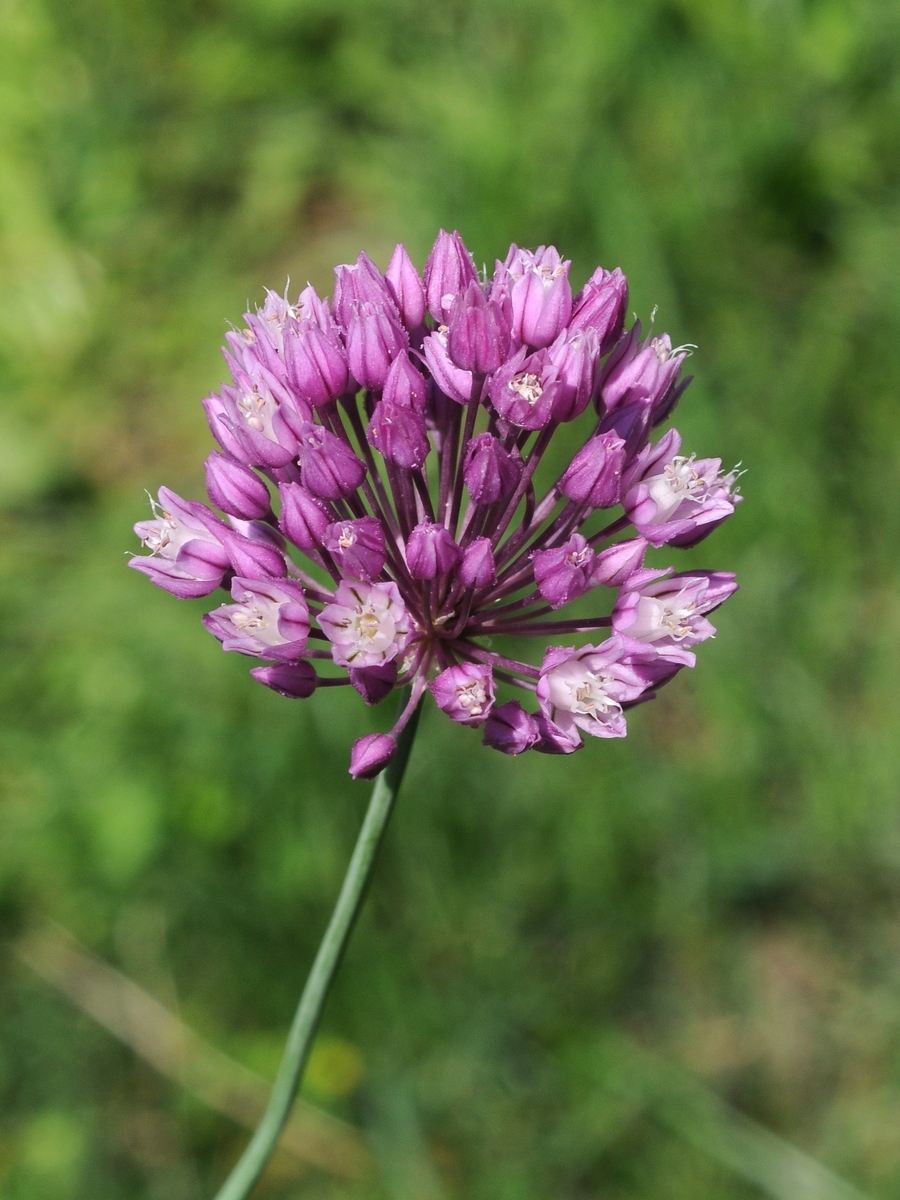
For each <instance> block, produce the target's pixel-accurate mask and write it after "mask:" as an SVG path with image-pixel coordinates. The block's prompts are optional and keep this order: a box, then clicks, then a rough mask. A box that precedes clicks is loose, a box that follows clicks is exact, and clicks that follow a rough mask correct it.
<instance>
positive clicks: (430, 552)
mask: <svg viewBox="0 0 900 1200" xmlns="http://www.w3.org/2000/svg"><path fill="white" fill-rule="evenodd" d="M461 557H462V551H461V550H460V548H459V546H457V544H456V542H455V541H454V540H453V535H452V534H451V533H450V530H449V529H445V528H444V526H443V525H432V524H429V523H427V522H423V523H422V524H421V525H417V526H416V527H415V529H413V530H412V532H411V533H410V535H409V540H408V541H407V543H406V563H407V566H408V567H409V573H410V575H412V577H413V579H436V578H437V576H438V575H445V574H446V573H447V572H448V571H452V570H453V568H454V567H455V566H456V565H457V563H458V562H459V560H460V558H461Z"/></svg>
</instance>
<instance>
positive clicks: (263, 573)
mask: <svg viewBox="0 0 900 1200" xmlns="http://www.w3.org/2000/svg"><path fill="white" fill-rule="evenodd" d="M224 541H225V548H226V549H227V550H228V555H229V558H230V559H231V565H232V567H233V568H234V573H235V574H236V575H240V576H243V577H244V578H246V579H266V578H271V579H276V578H283V577H284V575H285V574H286V573H287V565H286V563H285V561H284V555H283V554H282V553H281V551H280V550H278V549H277V548H276V547H275V546H273V545H271V543H269V542H261V541H253V540H251V539H250V538H247V537H244V536H243V534H240V533H238V532H237V530H235V529H231V530H229V531H228V533H227V534H226V535H225V539H224Z"/></svg>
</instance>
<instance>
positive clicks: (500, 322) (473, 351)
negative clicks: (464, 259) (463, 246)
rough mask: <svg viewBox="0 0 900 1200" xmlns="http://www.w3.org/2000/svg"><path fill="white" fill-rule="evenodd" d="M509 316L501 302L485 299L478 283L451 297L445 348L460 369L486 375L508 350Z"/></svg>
mask: <svg viewBox="0 0 900 1200" xmlns="http://www.w3.org/2000/svg"><path fill="white" fill-rule="evenodd" d="M509 346H510V327H509V318H508V317H507V315H506V313H505V312H504V311H503V308H502V306H501V305H499V304H497V303H495V302H494V301H491V300H488V298H487V297H486V296H485V294H484V290H483V288H482V287H481V286H480V284H478V283H470V284H469V285H468V286H467V287H466V288H465V289H464V290H463V291H461V292H459V294H458V295H457V297H456V299H455V300H454V301H453V308H452V310H451V313H450V321H449V331H448V333H447V351H448V353H449V355H450V358H451V359H452V360H453V362H454V363H455V364H456V366H458V367H460V368H462V370H464V371H474V372H476V373H477V374H479V375H486V374H487V373H488V372H489V371H496V370H497V368H498V367H499V366H500V364H501V363H502V362H504V361H505V360H506V357H507V355H508V354H509Z"/></svg>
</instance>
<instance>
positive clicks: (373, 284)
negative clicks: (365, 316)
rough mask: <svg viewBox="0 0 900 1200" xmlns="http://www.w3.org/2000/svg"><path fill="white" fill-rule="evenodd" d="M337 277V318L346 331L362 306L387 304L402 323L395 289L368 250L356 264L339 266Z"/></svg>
mask: <svg viewBox="0 0 900 1200" xmlns="http://www.w3.org/2000/svg"><path fill="white" fill-rule="evenodd" d="M334 274H335V284H334V315H335V317H336V319H337V321H338V322H339V323H340V325H341V326H342V328H343V329H344V330H347V329H349V328H350V321H351V320H352V318H353V315H354V313H355V312H356V310H357V308H358V306H359V305H360V304H375V305H384V306H385V309H386V310H387V311H388V312H390V314H391V315H392V316H395V317H396V319H397V320H398V321H399V319H400V314H399V312H398V311H397V306H396V304H395V303H394V297H393V295H392V294H391V289H390V288H389V287H388V285H387V282H386V281H385V278H384V276H383V275H382V274H381V272H380V271H379V270H378V268H377V267H376V266H375V264H374V263H373V262H372V260H371V258H369V256H368V254H366V253H365V252H364V251H362V252H360V254H359V255H358V256H357V259H356V262H355V263H352V264H347V263H345V264H344V265H343V266H340V267H335V268H334Z"/></svg>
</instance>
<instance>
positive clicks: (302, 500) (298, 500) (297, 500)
mask: <svg viewBox="0 0 900 1200" xmlns="http://www.w3.org/2000/svg"><path fill="white" fill-rule="evenodd" d="M278 492H279V495H280V496H281V515H280V517H279V518H278V524H279V527H280V528H281V530H282V532H283V533H284V535H285V537H287V538H289V539H290V541H292V542H293V543H294V545H295V546H296V547H297V548H298V550H302V551H303V552H304V553H305V554H311V553H312V552H313V551H315V550H319V549H321V547H322V543H323V541H324V539H325V530H326V529H327V528H328V526H329V525H330V524H331V519H332V514H331V513H330V512H328V511H327V509H326V507H325V505H324V504H323V502H322V501H321V500H317V499H316V498H315V497H314V496H311V495H310V494H309V492H308V491H307V490H306V489H305V488H304V487H303V486H302V485H301V484H299V483H282V484H279V486H278Z"/></svg>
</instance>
